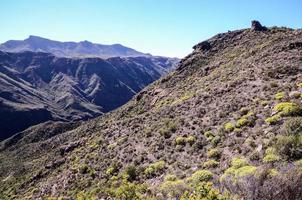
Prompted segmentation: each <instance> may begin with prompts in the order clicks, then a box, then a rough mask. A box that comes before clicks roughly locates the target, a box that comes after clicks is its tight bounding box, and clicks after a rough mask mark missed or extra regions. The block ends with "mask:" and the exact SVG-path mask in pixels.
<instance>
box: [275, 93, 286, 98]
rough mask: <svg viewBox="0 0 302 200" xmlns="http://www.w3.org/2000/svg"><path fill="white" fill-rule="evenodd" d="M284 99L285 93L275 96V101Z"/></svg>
mask: <svg viewBox="0 0 302 200" xmlns="http://www.w3.org/2000/svg"><path fill="white" fill-rule="evenodd" d="M284 97H285V93H284V92H278V93H277V94H275V99H277V100H281V99H283V98H284Z"/></svg>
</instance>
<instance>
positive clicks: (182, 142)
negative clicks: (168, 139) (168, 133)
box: [175, 136, 186, 145]
mask: <svg viewBox="0 0 302 200" xmlns="http://www.w3.org/2000/svg"><path fill="white" fill-rule="evenodd" d="M175 143H176V145H185V144H186V138H184V137H182V136H178V137H176V138H175Z"/></svg>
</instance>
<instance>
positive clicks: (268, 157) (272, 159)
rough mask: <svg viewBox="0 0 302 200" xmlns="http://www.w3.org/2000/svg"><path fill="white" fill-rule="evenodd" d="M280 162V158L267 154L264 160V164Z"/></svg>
mask: <svg viewBox="0 0 302 200" xmlns="http://www.w3.org/2000/svg"><path fill="white" fill-rule="evenodd" d="M279 160H280V157H279V156H278V155H276V154H267V155H266V156H264V158H263V162H264V163H274V162H277V161H279Z"/></svg>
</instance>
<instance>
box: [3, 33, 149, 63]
mask: <svg viewBox="0 0 302 200" xmlns="http://www.w3.org/2000/svg"><path fill="white" fill-rule="evenodd" d="M0 50H1V51H7V52H23V51H33V52H46V53H52V54H54V55H55V56H58V57H80V58H83V57H100V58H109V57H137V56H151V55H150V54H145V53H141V52H138V51H136V50H134V49H131V48H129V47H125V46H123V45H121V44H113V45H103V44H94V43H91V42H89V41H86V40H85V41H82V42H59V41H54V40H50V39H46V38H42V37H38V36H33V35H31V36H29V37H28V38H27V39H25V40H9V41H7V42H5V43H3V44H1V45H0Z"/></svg>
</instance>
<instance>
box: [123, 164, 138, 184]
mask: <svg viewBox="0 0 302 200" xmlns="http://www.w3.org/2000/svg"><path fill="white" fill-rule="evenodd" d="M125 176H126V177H125V178H126V179H127V180H128V181H130V182H132V181H134V180H136V177H137V170H136V167H135V166H133V165H130V166H128V167H127V168H126V169H125Z"/></svg>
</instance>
